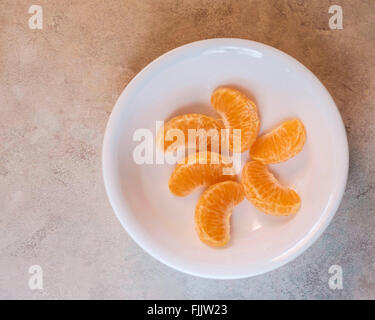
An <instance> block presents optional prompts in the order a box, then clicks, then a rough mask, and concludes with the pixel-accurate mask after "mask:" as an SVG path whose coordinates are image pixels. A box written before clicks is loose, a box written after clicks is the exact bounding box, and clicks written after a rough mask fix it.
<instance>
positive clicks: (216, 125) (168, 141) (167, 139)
mask: <svg viewBox="0 0 375 320" xmlns="http://www.w3.org/2000/svg"><path fill="white" fill-rule="evenodd" d="M221 128H222V125H221V124H220V122H218V121H217V120H215V119H213V118H211V117H208V116H205V115H203V114H197V113H191V114H184V115H181V116H177V117H174V118H172V119H171V120H169V121H167V122H166V123H165V124H164V126H162V127H161V128H160V129H159V132H158V135H157V138H156V143H157V145H158V147H159V149H160V150H163V151H165V152H173V151H175V150H176V149H177V148H178V147H180V146H181V145H183V144H184V145H185V146H186V147H188V142H189V129H195V130H199V129H203V130H204V131H205V132H206V133H207V136H208V138H207V149H205V150H200V149H199V139H198V135H197V136H196V139H194V140H195V141H194V142H195V143H196V148H197V149H196V150H197V151H207V150H210V148H211V145H212V144H214V143H215V144H217V145H216V147H217V150H215V151H219V148H220V145H219V143H220V129H221ZM211 129H213V131H212V132H211V131H210V130H211ZM177 130H179V131H180V133H181V134H182V139H179V138H178V137H177V136H176V131H177ZM168 132H169V134H168ZM210 133H212V135H210ZM215 133H216V134H215ZM163 140H164V145H163Z"/></svg>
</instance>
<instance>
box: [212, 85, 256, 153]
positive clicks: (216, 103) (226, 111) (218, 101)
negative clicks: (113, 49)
mask: <svg viewBox="0 0 375 320" xmlns="http://www.w3.org/2000/svg"><path fill="white" fill-rule="evenodd" d="M211 104H212V105H213V107H214V108H215V110H216V111H217V112H218V113H219V114H220V115H221V117H222V119H223V122H224V125H225V127H226V128H227V129H229V147H230V150H231V151H233V152H244V151H246V150H248V149H250V147H251V145H252V144H253V143H254V141H255V139H256V137H257V135H258V132H259V124H260V121H259V116H258V111H257V107H256V105H255V103H254V102H253V101H251V100H250V99H249V98H248V97H247V96H246V95H244V94H243V93H242V92H240V91H238V90H235V89H230V88H219V89H216V90H215V91H214V93H213V94H212V96H211ZM234 129H239V130H241V132H240V135H239V136H240V137H241V144H240V146H238V147H237V148H236V146H235V145H234V143H233V142H234V141H236V139H237V138H236V133H235V131H233V130H234ZM233 137H234V139H235V140H233ZM234 149H236V150H234Z"/></svg>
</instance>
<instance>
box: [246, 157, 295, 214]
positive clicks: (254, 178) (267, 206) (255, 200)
mask: <svg viewBox="0 0 375 320" xmlns="http://www.w3.org/2000/svg"><path fill="white" fill-rule="evenodd" d="M241 182H242V185H243V188H244V192H245V196H246V198H247V199H248V200H249V201H250V202H251V203H252V204H253V205H254V206H255V207H256V208H258V209H259V210H260V211H263V212H264V213H268V214H271V215H274V216H288V215H290V214H293V213H296V212H297V211H298V210H299V208H300V206H301V199H300V197H299V195H298V194H297V193H296V192H295V191H294V190H292V189H289V188H287V187H285V186H283V185H281V184H280V182H279V181H277V179H276V178H275V177H274V175H273V174H272V173H271V172H270V171H269V170H268V168H267V166H266V165H265V164H263V163H261V162H258V161H250V162H248V163H246V164H245V166H244V168H243V170H242V181H241Z"/></svg>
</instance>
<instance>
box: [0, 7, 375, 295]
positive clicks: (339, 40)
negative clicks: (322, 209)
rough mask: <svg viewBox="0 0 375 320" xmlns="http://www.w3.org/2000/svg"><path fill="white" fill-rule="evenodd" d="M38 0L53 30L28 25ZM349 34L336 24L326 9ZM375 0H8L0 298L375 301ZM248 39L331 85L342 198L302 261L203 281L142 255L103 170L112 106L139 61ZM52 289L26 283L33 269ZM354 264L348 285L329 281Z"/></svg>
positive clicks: (3, 31) (0, 36)
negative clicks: (344, 154)
mask: <svg viewBox="0 0 375 320" xmlns="http://www.w3.org/2000/svg"><path fill="white" fill-rule="evenodd" d="M32 4H40V5H42V7H43V10H44V28H43V30H30V29H29V28H28V19H29V16H30V15H29V14H28V8H29V7H30V5H32ZM331 4H339V5H341V6H342V7H343V10H344V29H343V30H330V29H329V28H328V19H329V17H330V15H329V14H328V7H329V6H330V5H331ZM374 30H375V2H374V1H373V0H361V1H360V0H346V1H345V0H335V1H328V0H321V1H315V0H314V1H302V0H291V1H282V0H277V1H276V0H230V1H221V0H217V1H202V0H190V1H189V0H176V1H171V0H164V1H162V0H39V1H29V0H0V228H1V233H0V234H1V235H0V298H6V299H11V298H18V299H20V298H32V299H38V298H48V299H56V298H64V299H68V298H123V299H128V298H135V299H138V298H160V299H164V298H167V299H168V298H202V299H205V298H211V299H214V298H229V299H243V298H285V299H286V298H291V299H292V298H329V299H335V298H362V299H365V298H375V250H374V245H375V231H374V230H375V217H374V214H375V212H374V210H375V209H374V200H375V169H374V155H375V154H374V153H375V142H374V136H375V111H374V110H375V108H374V107H375V105H374V104H375V90H374V89H375V33H374ZM212 37H239V38H245V39H251V40H255V41H260V42H263V43H266V44H269V45H272V46H274V47H276V48H278V49H281V50H283V51H285V52H286V53H288V54H290V55H292V56H293V57H295V58H297V59H298V60H299V61H300V62H302V63H303V64H305V65H306V66H307V67H308V68H310V69H311V70H312V71H313V72H314V73H315V74H316V75H317V76H318V78H320V79H321V81H322V82H323V83H324V84H325V85H326V86H327V88H328V90H329V91H330V92H331V94H332V96H333V97H334V99H335V101H336V103H337V105H338V107H339V109H340V111H341V114H342V116H343V120H344V122H345V125H346V128H347V132H348V138H349V144H350V152H351V160H350V174H349V182H348V186H347V191H346V194H345V197H344V200H343V202H342V204H341V207H340V209H339V211H338V212H337V214H336V216H335V218H334V220H333V222H332V223H331V225H330V226H329V227H328V229H327V231H326V232H325V233H324V234H323V236H322V237H321V238H320V239H319V240H318V241H317V242H316V243H315V244H314V245H313V246H312V247H311V248H310V249H309V250H307V251H306V252H305V253H304V254H303V255H302V256H300V257H298V258H297V259H296V260H295V261H293V262H291V263H289V264H288V265H286V266H284V267H282V268H280V269H278V270H276V271H273V272H271V273H269V274H267V275H264V276H258V277H255V278H251V279H245V280H236V281H214V280H205V279H199V278H194V277H191V276H188V275H184V274H182V273H179V272H177V271H174V270H172V269H170V268H168V267H166V266H164V265H162V264H160V263H159V262H157V261H155V260H154V259H153V258H151V257H150V256H149V255H147V254H146V253H145V252H143V251H142V249H140V248H139V247H138V246H137V245H136V244H135V243H134V242H133V241H132V240H131V239H130V238H129V236H128V235H127V233H126V232H125V231H124V230H123V229H122V228H121V226H120V224H119V222H118V221H117V220H116V218H115V216H114V214H113V212H112V209H111V208H110V206H109V203H108V201H107V197H106V194H105V191H104V188H103V183H102V177H101V160H100V157H101V145H102V139H103V133H104V128H105V125H106V122H107V119H108V116H109V114H110V112H111V110H112V107H113V105H114V103H115V101H116V99H117V97H118V95H119V94H120V92H121V91H122V89H123V88H124V87H125V86H126V84H127V83H128V82H129V81H130V80H131V79H132V77H134V76H135V75H136V74H137V73H138V72H139V71H140V70H141V68H142V67H144V66H145V65H146V64H147V63H149V62H151V61H152V60H153V59H155V58H156V57H158V56H159V55H161V54H163V53H164V52H166V51H168V50H170V49H173V48H175V47H177V46H180V45H182V44H185V43H188V42H191V41H195V40H200V39H205V38H212ZM33 264H38V265H41V266H42V267H43V270H44V290H42V291H32V290H30V289H29V288H28V276H29V275H28V268H29V266H30V265H33ZM332 264H339V265H341V266H342V267H343V270H344V289H343V290H341V291H337V290H336V291H332V290H330V289H329V287H328V285H327V280H328V277H329V274H328V268H329V266H330V265H332Z"/></svg>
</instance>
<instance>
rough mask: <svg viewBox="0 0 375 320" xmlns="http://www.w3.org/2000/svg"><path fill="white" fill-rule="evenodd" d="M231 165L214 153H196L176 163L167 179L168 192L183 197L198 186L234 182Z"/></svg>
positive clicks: (227, 160) (228, 161) (234, 177)
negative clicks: (227, 181) (226, 181)
mask: <svg viewBox="0 0 375 320" xmlns="http://www.w3.org/2000/svg"><path fill="white" fill-rule="evenodd" d="M235 179H236V176H235V172H234V168H233V163H232V162H231V160H230V159H227V158H225V157H223V156H221V155H220V154H219V153H216V152H197V153H193V154H191V155H189V156H187V157H186V158H185V160H184V161H183V162H181V163H178V164H177V166H176V168H175V169H174V171H173V172H172V175H171V177H170V178H169V182H168V184H169V190H170V191H171V192H172V193H173V194H174V195H176V196H179V197H184V196H187V195H188V194H190V193H191V192H192V191H193V190H194V189H195V188H197V187H199V186H210V185H211V184H214V183H217V182H221V181H225V180H235Z"/></svg>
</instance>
